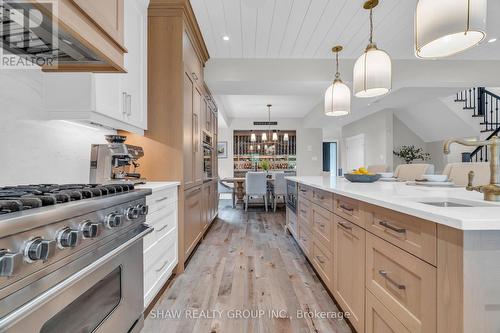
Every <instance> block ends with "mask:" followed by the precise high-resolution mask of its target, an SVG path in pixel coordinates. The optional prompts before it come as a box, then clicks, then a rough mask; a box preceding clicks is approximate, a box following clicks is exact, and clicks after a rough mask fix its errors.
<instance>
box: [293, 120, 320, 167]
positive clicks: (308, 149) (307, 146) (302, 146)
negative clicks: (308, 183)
mask: <svg viewBox="0 0 500 333" xmlns="http://www.w3.org/2000/svg"><path fill="white" fill-rule="evenodd" d="M322 172H323V131H322V130H321V128H299V130H298V131H297V176H320V175H321V174H322Z"/></svg>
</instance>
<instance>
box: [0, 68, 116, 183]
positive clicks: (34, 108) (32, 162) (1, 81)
mask: <svg viewBox="0 0 500 333" xmlns="http://www.w3.org/2000/svg"><path fill="white" fill-rule="evenodd" d="M41 75H43V73H41V72H39V71H36V70H29V71H19V70H10V71H7V70H0V186H1V185H13V184H27V183H86V182H88V181H89V165H90V145H91V144H92V143H104V142H105V140H104V135H105V134H110V133H114V132H113V131H106V130H103V129H99V128H94V127H91V126H85V125H81V124H77V123H72V122H65V121H52V120H50V121H49V120H45V112H44V110H43V109H42V104H43V103H42V91H43V87H42V84H41Z"/></svg>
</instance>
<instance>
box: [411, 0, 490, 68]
mask: <svg viewBox="0 0 500 333" xmlns="http://www.w3.org/2000/svg"><path fill="white" fill-rule="evenodd" d="M486 3H487V0H439V1H436V0H419V1H418V3H417V8H416V11H415V53H416V55H417V57H419V58H441V57H447V56H450V55H453V54H456V53H459V52H462V51H464V50H466V49H468V48H471V47H473V46H474V45H476V44H478V43H479V42H481V41H482V40H483V39H484V38H485V37H486V33H485V31H486V17H487V10H486V8H487V4H486Z"/></svg>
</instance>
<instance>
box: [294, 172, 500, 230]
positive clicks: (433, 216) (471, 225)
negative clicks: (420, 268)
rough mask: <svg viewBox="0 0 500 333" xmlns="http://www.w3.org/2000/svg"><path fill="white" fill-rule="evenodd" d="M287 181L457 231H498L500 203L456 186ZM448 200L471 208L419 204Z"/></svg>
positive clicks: (336, 179)
mask: <svg viewBox="0 0 500 333" xmlns="http://www.w3.org/2000/svg"><path fill="white" fill-rule="evenodd" d="M287 179H288V180H292V181H295V182H297V183H300V184H304V185H308V186H311V187H315V188H319V189H322V190H325V191H329V192H333V193H334V194H339V195H343V196H346V197H349V198H352V199H356V200H360V201H363V202H366V203H369V204H373V205H377V206H381V207H384V208H388V209H392V210H394V211H397V212H401V213H405V214H408V215H412V216H415V217H419V218H422V219H425V220H429V221H433V222H436V223H439V224H443V225H447V226H450V227H453V228H456V229H460V230H471V231H472V230H500V203H494V202H487V201H484V200H483V194H481V193H478V192H469V191H466V190H465V188H459V187H450V188H445V187H427V186H411V185H407V184H406V183H404V182H383V181H377V182H375V183H369V184H366V183H351V182H349V181H348V180H346V179H344V178H342V177H330V176H327V177H322V176H303V177H287ZM442 201H451V202H455V203H462V204H466V205H472V206H473V207H437V206H432V205H428V204H425V203H423V202H442Z"/></svg>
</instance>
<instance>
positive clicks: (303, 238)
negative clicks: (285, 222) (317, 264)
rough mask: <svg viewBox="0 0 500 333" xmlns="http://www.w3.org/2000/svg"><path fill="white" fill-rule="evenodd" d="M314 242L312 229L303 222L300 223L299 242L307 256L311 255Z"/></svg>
mask: <svg viewBox="0 0 500 333" xmlns="http://www.w3.org/2000/svg"><path fill="white" fill-rule="evenodd" d="M312 242H313V237H312V234H311V231H310V230H309V229H308V228H307V227H304V226H303V225H302V224H299V233H298V243H299V245H300V247H301V248H302V251H304V253H305V254H306V256H310V255H311V250H312Z"/></svg>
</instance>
